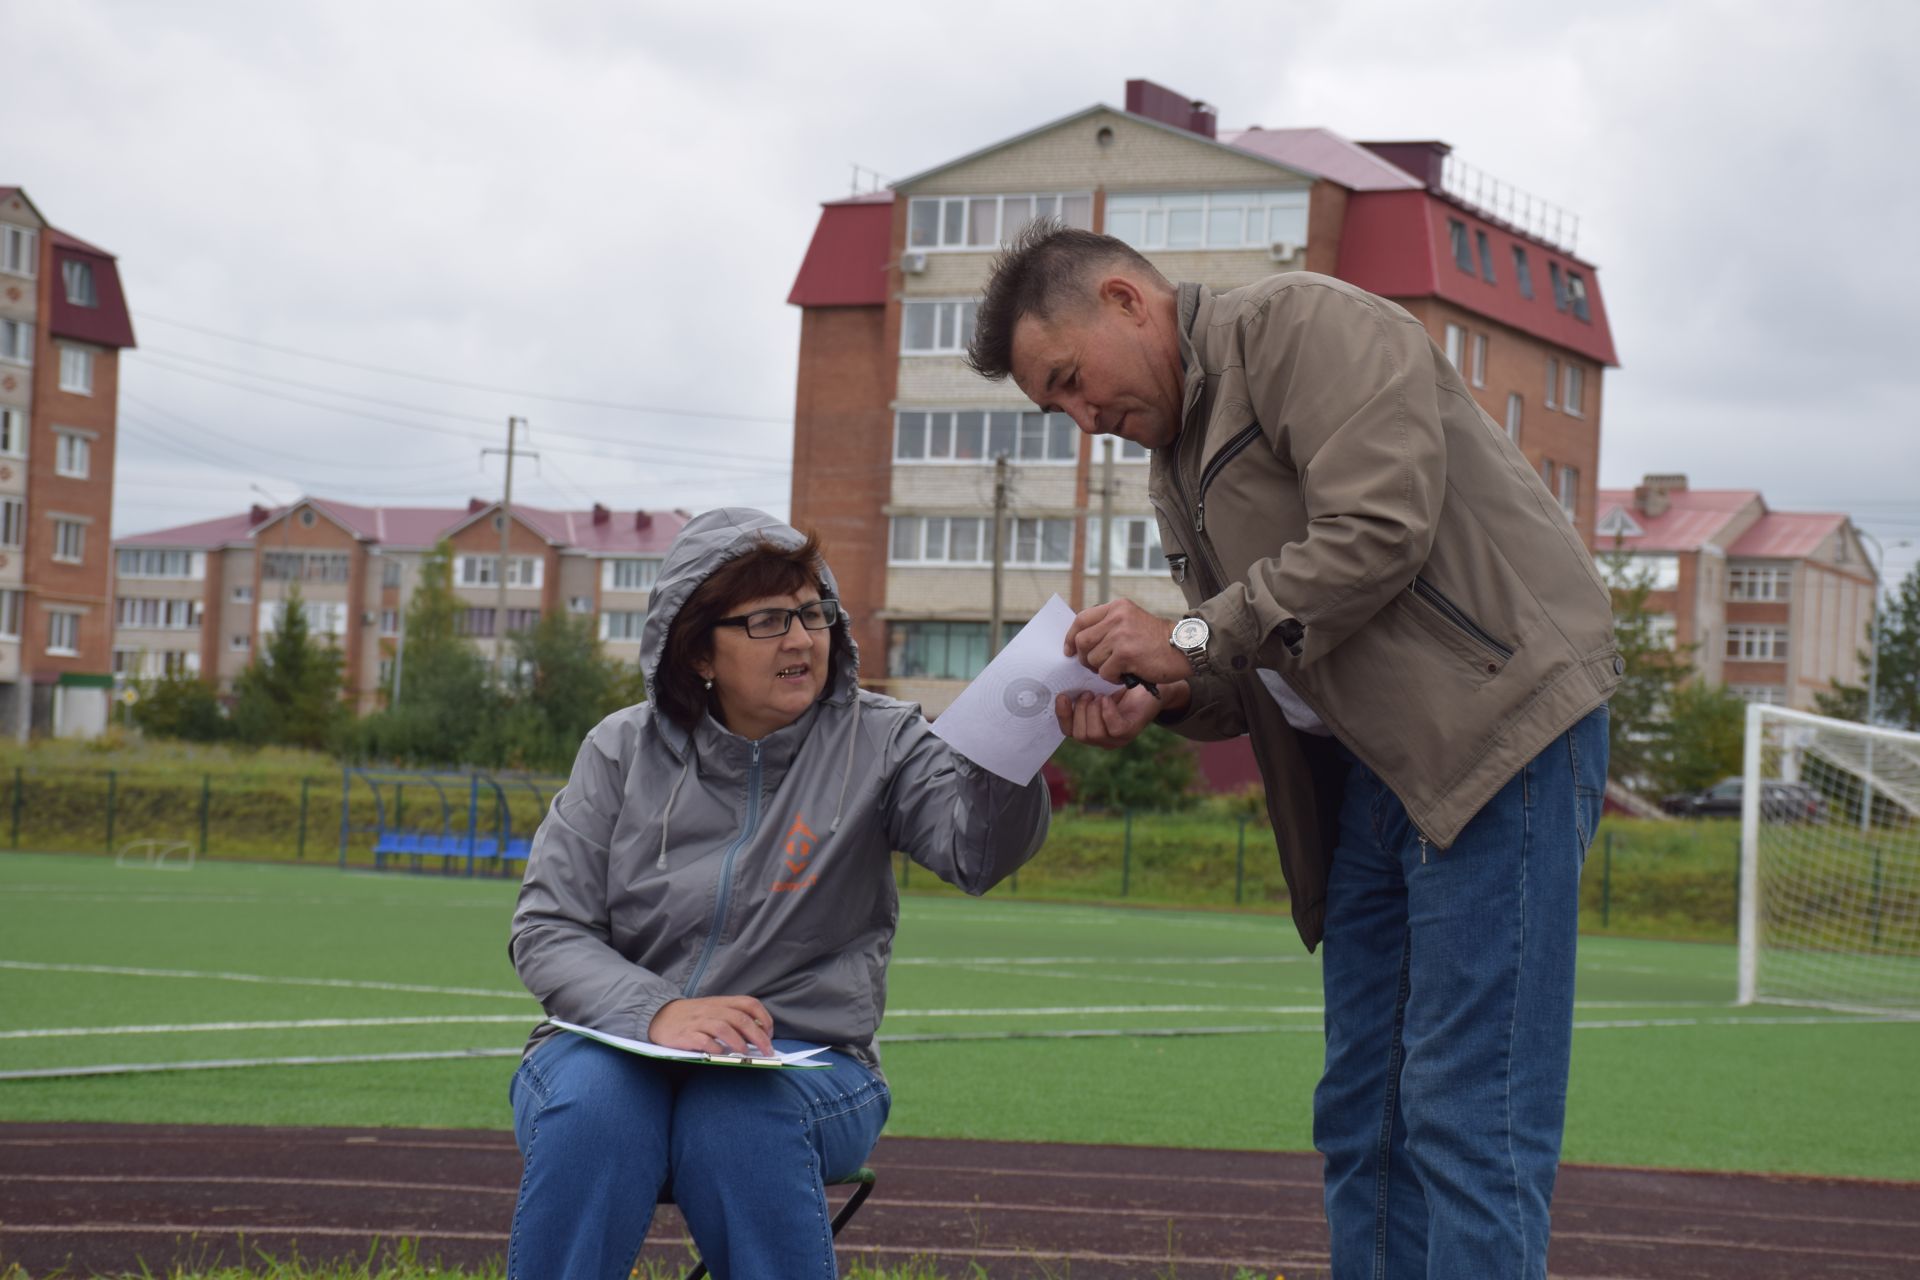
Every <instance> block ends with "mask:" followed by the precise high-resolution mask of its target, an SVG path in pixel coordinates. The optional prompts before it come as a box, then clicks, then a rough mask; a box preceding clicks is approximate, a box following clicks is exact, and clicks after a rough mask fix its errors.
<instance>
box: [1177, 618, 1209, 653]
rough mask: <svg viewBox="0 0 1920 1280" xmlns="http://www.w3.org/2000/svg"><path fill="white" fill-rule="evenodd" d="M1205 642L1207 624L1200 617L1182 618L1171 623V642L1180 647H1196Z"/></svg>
mask: <svg viewBox="0 0 1920 1280" xmlns="http://www.w3.org/2000/svg"><path fill="white" fill-rule="evenodd" d="M1206 642H1207V624H1206V622H1205V621H1203V620H1202V619H1200V618H1182V619H1180V621H1178V622H1176V623H1174V624H1173V643H1174V644H1175V645H1176V646H1178V647H1179V648H1182V649H1198V648H1200V647H1201V646H1202V645H1204V644H1206Z"/></svg>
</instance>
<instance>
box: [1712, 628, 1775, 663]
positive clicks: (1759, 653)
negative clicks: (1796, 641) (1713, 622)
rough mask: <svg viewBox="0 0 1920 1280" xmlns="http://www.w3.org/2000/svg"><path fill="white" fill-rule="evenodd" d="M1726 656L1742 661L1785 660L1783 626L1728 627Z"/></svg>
mask: <svg viewBox="0 0 1920 1280" xmlns="http://www.w3.org/2000/svg"><path fill="white" fill-rule="evenodd" d="M1727 656H1728V657H1729V658H1735V659H1738V660H1740V661H1742V662H1785V661H1786V658H1787V629H1786V628H1785V627H1728V628H1727Z"/></svg>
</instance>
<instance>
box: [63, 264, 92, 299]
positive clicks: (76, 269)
mask: <svg viewBox="0 0 1920 1280" xmlns="http://www.w3.org/2000/svg"><path fill="white" fill-rule="evenodd" d="M60 279H61V280H62V281H64V282H65V284H66V286H67V301H68V302H70V303H72V304H73V305H74V306H76V307H97V306H99V305H100V295H99V294H98V293H96V292H95V291H94V287H93V264H92V263H91V262H81V261H79V260H78V259H74V258H69V259H68V260H67V261H65V262H63V263H61V264H60Z"/></svg>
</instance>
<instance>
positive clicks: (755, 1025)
mask: <svg viewBox="0 0 1920 1280" xmlns="http://www.w3.org/2000/svg"><path fill="white" fill-rule="evenodd" d="M647 1039H649V1040H651V1041H653V1042H654V1043H655V1044H663V1045H666V1046H667V1047H668V1048H669V1049H692V1050H694V1051H696V1052H699V1053H749V1052H753V1051H756V1050H757V1051H758V1052H760V1053H762V1054H765V1055H767V1056H768V1057H772V1056H773V1015H771V1014H769V1013H768V1012H767V1007H766V1006H765V1005H763V1004H761V1003H760V1002H759V1001H758V1000H755V999H754V998H753V997H752V996H701V997H699V998H697V999H688V1000H669V1001H667V1002H666V1003H665V1004H663V1005H661V1006H660V1012H658V1013H656V1014H654V1015H653V1022H652V1023H651V1024H649V1025H648V1027H647Z"/></svg>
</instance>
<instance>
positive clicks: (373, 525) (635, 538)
mask: <svg viewBox="0 0 1920 1280" xmlns="http://www.w3.org/2000/svg"><path fill="white" fill-rule="evenodd" d="M499 505H500V504H499V503H497V502H493V503H486V504H483V505H482V506H480V507H477V508H475V507H471V506H467V507H363V506H358V505H356V504H354V503H350V502H336V501H334V500H333V499H331V498H302V499H301V500H300V501H299V502H297V503H295V504H294V505H293V507H289V508H285V509H283V510H280V511H274V512H272V513H270V514H268V515H267V516H266V518H265V519H263V520H261V521H260V522H259V523H258V524H255V523H253V516H252V514H251V513H248V512H242V513H240V514H238V515H232V516H222V517H220V518H219V519H217V520H203V521H200V522H199V523H197V524H183V525H176V526H175V527H173V528H171V529H156V530H154V531H153V532H151V533H142V534H136V535H135V536H133V537H131V538H118V539H115V541H114V545H115V546H116V547H192V548H196V549H201V550H211V549H213V548H215V547H225V546H232V545H234V544H236V543H245V542H247V541H248V540H249V539H257V538H258V537H259V535H260V531H261V530H263V529H268V528H272V527H273V526H275V525H276V524H278V522H279V520H280V519H281V518H282V516H283V515H285V514H288V513H291V512H292V511H294V510H296V509H298V508H299V507H301V506H311V507H312V508H313V509H314V510H316V511H318V512H320V513H321V514H323V515H325V516H326V517H328V518H329V519H331V520H333V521H334V522H335V523H336V524H338V525H340V526H341V527H342V528H343V529H345V530H347V532H349V533H351V534H352V535H353V536H354V537H356V538H359V539H361V540H362V541H366V542H376V543H380V544H381V545H383V546H389V547H405V548H424V547H431V546H433V545H434V544H435V543H436V542H438V541H440V540H441V539H442V538H444V537H447V536H449V535H450V534H452V533H453V531H454V530H456V529H459V528H462V527H464V526H465V525H467V524H470V523H471V522H472V521H474V520H476V519H484V518H486V517H487V516H488V515H489V514H490V513H492V512H494V511H496V510H498V509H499ZM602 510H606V509H605V508H602ZM513 513H514V515H515V516H517V517H519V518H520V519H521V520H522V521H523V522H524V523H525V524H526V525H527V526H528V527H529V528H531V529H532V530H533V531H534V532H535V533H538V534H539V535H540V536H541V537H543V538H545V539H546V540H547V541H548V542H550V543H553V544H555V545H557V546H561V547H564V548H568V549H572V550H577V551H584V552H586V553H588V554H589V555H613V554H624V555H653V554H664V553H665V551H666V549H667V547H668V546H669V545H670V544H671V543H672V542H673V539H674V537H675V535H677V534H678V533H679V532H680V530H681V528H682V526H684V525H685V524H686V523H687V520H688V518H689V517H688V516H687V515H686V514H685V513H684V512H680V511H649V512H644V513H643V512H637V511H606V516H607V518H606V519H605V520H604V521H603V522H602V523H600V524H595V523H594V521H593V517H594V514H595V513H594V512H593V511H591V510H588V511H550V510H546V509H543V508H539V507H524V506H520V505H518V504H515V506H514V508H513ZM642 514H644V515H645V516H646V517H647V525H646V527H645V528H641V527H639V523H638V520H637V517H638V516H640V515H642Z"/></svg>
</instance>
